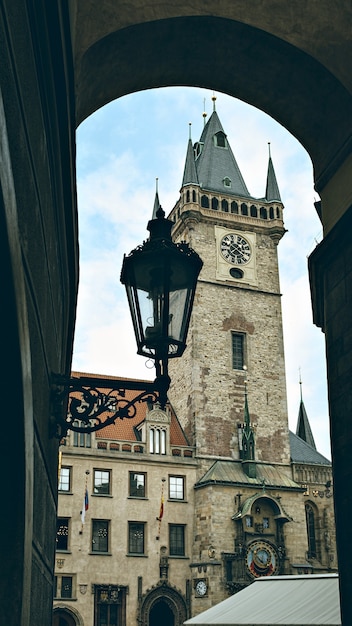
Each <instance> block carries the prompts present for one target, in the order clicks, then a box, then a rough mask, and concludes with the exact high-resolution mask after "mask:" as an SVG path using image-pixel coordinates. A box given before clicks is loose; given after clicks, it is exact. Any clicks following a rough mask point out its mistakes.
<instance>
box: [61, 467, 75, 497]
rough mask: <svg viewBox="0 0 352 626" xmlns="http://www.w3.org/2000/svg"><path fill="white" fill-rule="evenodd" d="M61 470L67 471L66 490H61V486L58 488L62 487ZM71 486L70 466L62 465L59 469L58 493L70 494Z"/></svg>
mask: <svg viewBox="0 0 352 626" xmlns="http://www.w3.org/2000/svg"><path fill="white" fill-rule="evenodd" d="M63 470H68V481H65V484H67V486H68V488H67V489H63V488H62V486H61V488H60V485H62V483H63V480H62V472H63ZM71 485H72V466H71V465H62V466H61V467H60V476H59V482H58V492H59V493H72V490H71Z"/></svg>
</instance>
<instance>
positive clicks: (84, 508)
mask: <svg viewBox="0 0 352 626" xmlns="http://www.w3.org/2000/svg"><path fill="white" fill-rule="evenodd" d="M88 509H89V500H88V489H87V487H86V490H85V492H84V499H83V506H82V511H81V521H82V524H84V520H85V517H86V511H88Z"/></svg>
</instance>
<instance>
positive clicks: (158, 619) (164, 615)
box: [149, 599, 175, 626]
mask: <svg viewBox="0 0 352 626" xmlns="http://www.w3.org/2000/svg"><path fill="white" fill-rule="evenodd" d="M159 624H163V626H175V615H174V612H173V610H172V608H171V607H170V606H169V604H168V602H166V601H165V600H164V599H160V600H157V601H156V602H155V603H154V604H153V606H152V608H151V609H150V612H149V626H159Z"/></svg>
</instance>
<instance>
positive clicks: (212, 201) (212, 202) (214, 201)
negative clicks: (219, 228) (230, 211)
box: [211, 198, 219, 211]
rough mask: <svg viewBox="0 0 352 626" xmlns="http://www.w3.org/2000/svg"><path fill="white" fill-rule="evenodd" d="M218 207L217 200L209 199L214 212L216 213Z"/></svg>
mask: <svg viewBox="0 0 352 626" xmlns="http://www.w3.org/2000/svg"><path fill="white" fill-rule="evenodd" d="M218 207H219V200H218V199H217V198H212V199H211V208H212V209H214V211H217V210H218Z"/></svg>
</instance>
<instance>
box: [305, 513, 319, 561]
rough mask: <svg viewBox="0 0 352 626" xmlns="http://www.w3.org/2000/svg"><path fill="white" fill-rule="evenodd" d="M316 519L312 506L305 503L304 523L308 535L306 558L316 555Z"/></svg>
mask: <svg viewBox="0 0 352 626" xmlns="http://www.w3.org/2000/svg"><path fill="white" fill-rule="evenodd" d="M315 522H316V520H315V513H314V509H313V506H312V505H311V504H310V503H309V502H307V504H306V524H307V536H308V558H316V557H317V539H316V523H315Z"/></svg>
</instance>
